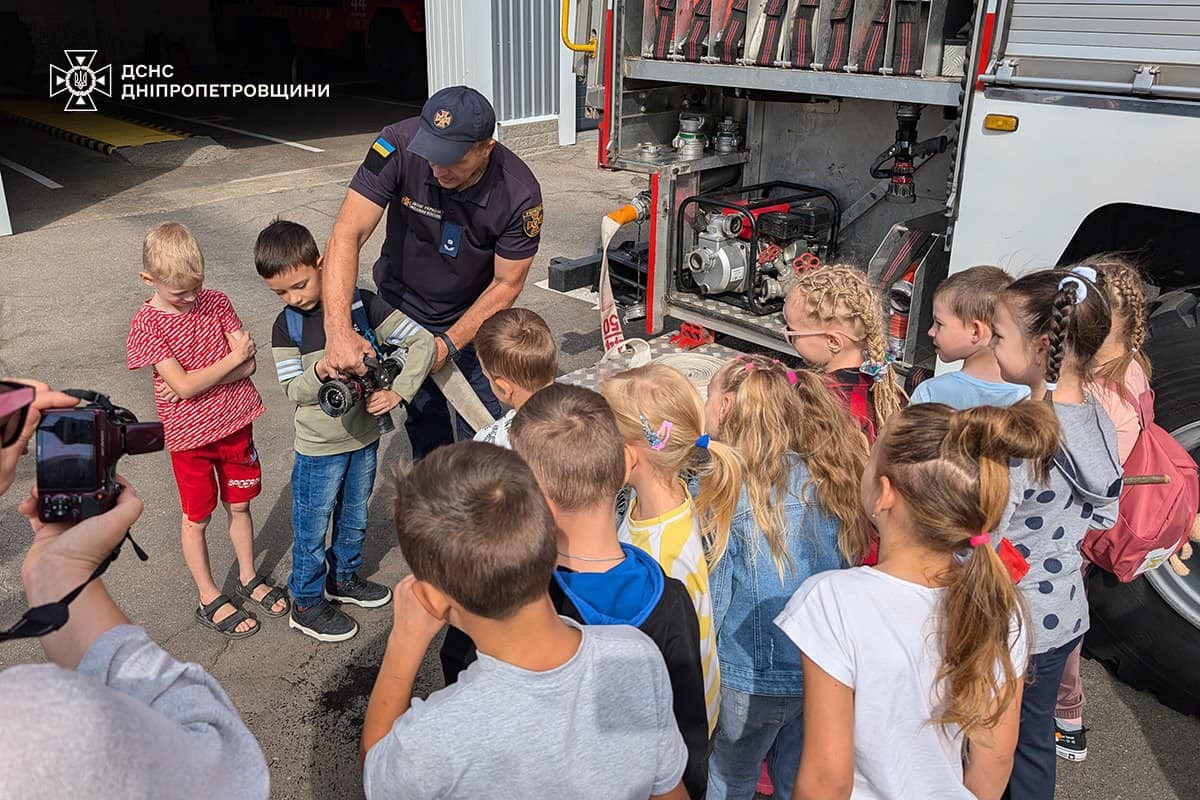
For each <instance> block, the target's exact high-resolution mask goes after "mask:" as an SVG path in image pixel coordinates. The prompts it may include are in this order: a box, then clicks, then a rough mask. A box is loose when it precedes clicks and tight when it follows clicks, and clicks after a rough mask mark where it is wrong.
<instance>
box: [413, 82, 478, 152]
mask: <svg viewBox="0 0 1200 800" xmlns="http://www.w3.org/2000/svg"><path fill="white" fill-rule="evenodd" d="M495 130H496V111H495V110H494V109H493V108H492V104H491V103H489V102H488V99H487V98H486V97H484V96H483V95H481V94H480V93H479V92H477V91H475V90H474V89H472V88H470V87H468V86H450V87H447V88H445V89H442V90H440V91H438V92H435V93H434V95H433V97H430V98H429V99H428V100H426V101H425V106H424V107H423V108H422V109H421V124H420V126H419V127H418V128H417V134H416V135H415V136H413V138H412V141H411V142H409V143H408V152H410V153H412V154H413V155H415V156H420V157H421V158H423V159H425V160H426V161H428V162H430V163H431V164H437V165H438V166H439V167H448V166H450V165H452V164H457V163H458V162H459V161H461V160H462V157H463V156H465V155H466V154H467V151H468V150H470V149H471V146H472V145H474V144H475V143H476V142H482V141H484V140H486V139H490V138H492V133H493V132H495Z"/></svg>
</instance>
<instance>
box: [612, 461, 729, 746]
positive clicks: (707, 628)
mask: <svg viewBox="0 0 1200 800" xmlns="http://www.w3.org/2000/svg"><path fill="white" fill-rule="evenodd" d="M680 486H682V487H683V495H684V497H685V498H686V499H685V500H684V501H683V504H682V505H679V506H677V507H676V508H673V509H671V510H670V511H668V512H667V513H665V514H663V515H662V516H659V517H652V518H650V519H639V520H635V519H633V516H634V514H636V513H637V497H636V496H634V498H633V500H632V501H631V502H630V505H629V513H628V514H627V515H626V516H625V519H624V520H623V521H622V523H621V529H620V532H619V535H620V538H621V541H623V542H626V543H628V544H631V545H633V546H634V547H638V548H641V549H642V550H645V551H646V552H647V553H649V554H650V555H652V556H653V557H654V560H655V561H657V562H658V563H659V565H661V566H662V568H663V572H665V573H667V575H668V576H670V577H672V578H676V579H678V580H679V581H680V582H682V583H683V585H684V586H685V587H687V590H688V594H689V595H690V596H691V598H692V605H694V606H695V607H696V618H697V619H698V620H699V622H700V666H701V668H702V669H703V670H704V704H705V708H706V710H707V711H708V733H709V735H710V736H711V735H712V732H713V730H714V729H715V728H716V726H717V712H718V711H719V710H720V707H721V668H720V666H719V664H718V662H717V636H716V631H714V630H713V622H712V595H711V594H709V589H708V562H707V561H705V560H704V543H703V541H702V540H701V537H700V522H699V520H698V519H697V518H696V509H695V507H694V506H693V505H692V496H691V495H690V494H689V493H688V491H687V486H686V484H684V483H683V482H682V481H680Z"/></svg>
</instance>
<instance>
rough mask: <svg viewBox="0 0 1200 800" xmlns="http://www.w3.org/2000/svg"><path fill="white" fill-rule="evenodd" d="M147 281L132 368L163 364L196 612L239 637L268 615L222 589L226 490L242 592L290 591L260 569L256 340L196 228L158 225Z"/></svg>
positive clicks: (277, 598)
mask: <svg viewBox="0 0 1200 800" xmlns="http://www.w3.org/2000/svg"><path fill="white" fill-rule="evenodd" d="M142 266H143V270H144V271H143V272H141V273H140V276H141V279H142V282H143V283H145V284H146V285H147V286H150V287H152V288H153V289H154V295H153V296H152V297H151V298H150V299H149V300H147V301H146V302H144V303H143V304H142V306H141V308H139V309H138V312H137V314H135V315H134V317H133V322H132V323H130V330H129V339H128V341H127V342H126V345H125V347H126V351H127V353H128V365H129V368H130V369H140V368H142V367H146V366H150V365H153V367H154V401H155V402H154V405H155V408H156V410H157V411H158V417H159V419H161V420H162V423H163V431H164V433H165V438H166V446H167V450H168V451H169V452H170V455H171V467H172V468H173V470H174V472H175V482H176V485H177V486H178V487H179V500H180V505H181V506H182V508H183V532H182V538H183V558H184V561H186V562H187V565H188V569H189V570H191V573H192V578H193V579H194V580H195V581H196V588H197V589H198V590H199V594H200V607H199V608H197V609H196V619H197V620H199V622H200V623H201V624H203V625H205V626H206V627H209V628H212V629H213V630H215V631H217V632H218V633H221V634H223V635H224V636H228V637H230V638H233V639H240V638H244V637H247V636H251V635H253V634H255V633H257V632H258V618H257V617H256V616H255V615H254V614H253V613H250V612H248V611H246V610H245V609H242V608H239V607H237V606H236V605H234V603H233V602H232V601H231V600H230V599H229V597H228V596H227V595H225V594H222V593H221V590H220V589H219V588H218V587H217V584H216V582H215V581H214V580H213V577H212V570H211V568H210V567H209V562H208V543H207V541H206V540H205V531H206V529H207V527H208V522H209V520H210V519H212V513H213V511H214V510H215V509H216V507H217V499H218V497H219V498H220V500H221V503H222V505H224V506H225V511H226V513H228V515H229V538H230V540H231V541H232V542H233V550H234V553H235V554H236V555H237V561H238V592H237V593H238V594H239V595H241V596H242V597H243V598H244V599H245V600H247V601H249V602H252V603H254V604H255V605H257V606H258V608H259V610H260V611H261V612H262V613H264V614H266V615H267V616H271V617H282V616H284V615H285V614H287V613H288V611H289V610H290V606H289V603H288V599H287V595H286V593H285V592H284V591H283V590H281V589H278V588H276V587H274V586H272V585H270V584H269V583H267V582H266V580H265V579H264V578H262V577H260V576H258V575H257V574H255V570H254V521H253V519H251V517H250V501H251V500H252V499H253V498H255V497H257V496H258V493H259V492H260V491H261V490H262V470H261V468H260V466H259V463H258V453H257V451H256V450H255V449H254V437H253V434H252V429H251V426H252V423H253V422H254V420H255V419H257V418H258V417H259V416H261V415H262V413H263V412H264V411H266V408H265V407H264V406H263V402H262V398H260V397H259V396H258V392H257V390H255V388H254V384H253V383H252V382H251V381H250V376H251V375H253V374H254V368H255V362H254V353H255V346H254V340H253V339H252V338H250V334H249V332H248V331H246V329H245V328H243V327H242V322H241V320H239V319H238V316H237V314H236V313H235V312H234V310H233V306H232V305H231V304H230V303H229V298H227V297H226V296H225V295H224V294H222V293H221V292H218V291H216V290H215V289H205V288H203V284H204V256H203V255H202V254H201V252H200V246H199V245H198V244H197V243H196V240H195V239H194V238H193V237H192V234H191V233H190V232H189V231H188V229H187V228H186V227H184V226H183V225H180V224H179V223H176V222H166V223H163V224H161V225H157V226H155V227H154V228H152V229H151V230H150V232H149V233H147V234H146V240H145V243H144V244H143V246H142Z"/></svg>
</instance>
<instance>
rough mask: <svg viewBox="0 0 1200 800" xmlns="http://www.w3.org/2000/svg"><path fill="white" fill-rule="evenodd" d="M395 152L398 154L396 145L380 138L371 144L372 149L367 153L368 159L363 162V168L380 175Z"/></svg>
mask: <svg viewBox="0 0 1200 800" xmlns="http://www.w3.org/2000/svg"><path fill="white" fill-rule="evenodd" d="M394 152H396V145H394V144H392V143H391V142H389V141H388V140H387V139H385V138H383V137H382V136H380V137H379V138H377V139H376V140H375V141H374V142H372V143H371V149H369V150H368V151H367V157H366V159H365V160H364V161H363V166H364V167H366V168H367V170H369V171H370V172H372V173H374V174H375V175H378V174H379V173H380V172H381V171H382V170H383V167H384V165H385V164H386V163H387V160H388V158H389V157H391V155H392V153H394Z"/></svg>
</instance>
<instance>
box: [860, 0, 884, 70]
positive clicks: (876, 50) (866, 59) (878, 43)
mask: <svg viewBox="0 0 1200 800" xmlns="http://www.w3.org/2000/svg"><path fill="white" fill-rule="evenodd" d="M891 10H892V4H891V0H883V6H882V8H880V10H879V14H878V15H877V16H876V18H875V19H873V20H871V27H870V28H869V29H868V30H867V38H866V40H865V41H864V42H863V50H862V58H860V59H859V61H860V62H861V63H862V71H863V72H879V70H880V69H882V68H883V54H884V51H885V50H886V49H887V27H888V19H889V17H890V15H891Z"/></svg>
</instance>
